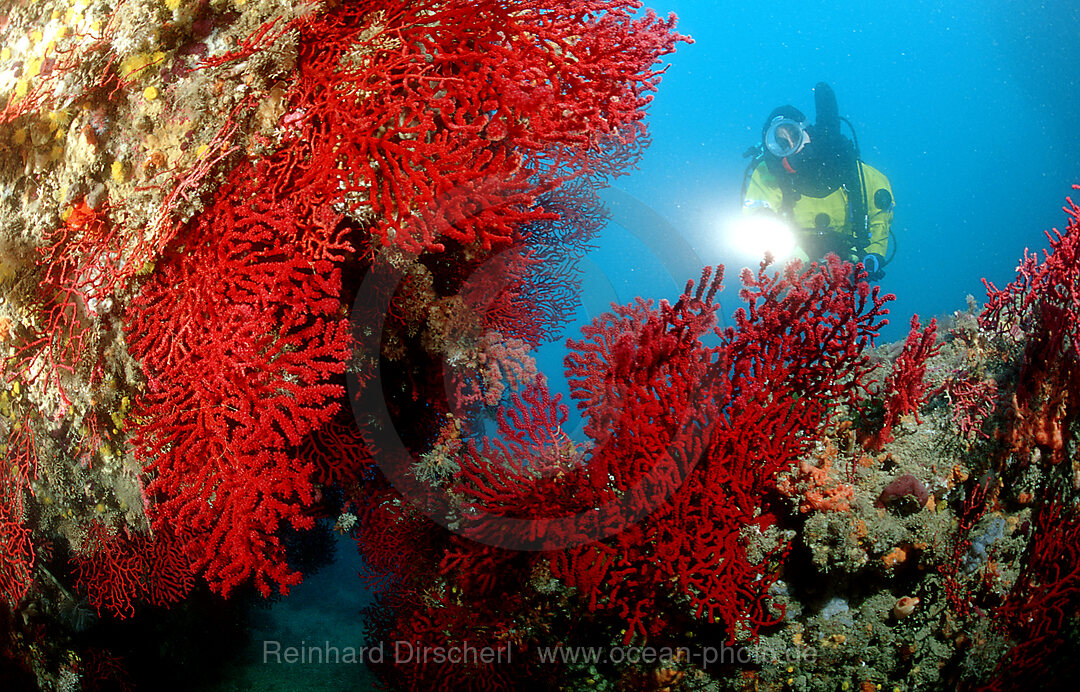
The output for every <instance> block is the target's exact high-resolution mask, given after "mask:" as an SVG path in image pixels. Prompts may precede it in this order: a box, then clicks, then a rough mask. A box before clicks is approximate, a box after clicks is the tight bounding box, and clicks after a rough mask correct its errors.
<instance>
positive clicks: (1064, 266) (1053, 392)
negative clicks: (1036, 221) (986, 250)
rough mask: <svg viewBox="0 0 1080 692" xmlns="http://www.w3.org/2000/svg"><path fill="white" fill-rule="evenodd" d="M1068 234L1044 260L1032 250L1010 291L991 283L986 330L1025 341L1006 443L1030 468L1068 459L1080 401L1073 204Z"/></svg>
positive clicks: (1078, 213) (1079, 213) (1079, 235)
mask: <svg viewBox="0 0 1080 692" xmlns="http://www.w3.org/2000/svg"><path fill="white" fill-rule="evenodd" d="M1067 202H1068V204H1067V206H1066V207H1065V212H1066V213H1067V214H1068V216H1069V223H1068V227H1067V229H1066V231H1065V232H1064V233H1062V232H1060V231H1058V230H1057V229H1053V231H1052V232H1047V234H1046V236H1047V239H1048V240H1049V241H1050V249H1049V250H1046V251H1045V253H1044V258H1043V260H1042V261H1040V260H1039V256H1038V253H1031V254H1028V252H1027V250H1025V251H1024V260H1023V262H1022V263H1021V264H1020V266H1019V267H1017V276H1016V279H1015V280H1014V281H1012V282H1011V283H1009V285H1008V286H1006V287H1005V288H1004V289H998V288H997V287H996V286H995V285H994V284H993V283H991V282H989V281H985V280H984V283H985V284H986V288H987V301H986V307H985V309H984V310H983V313H982V315H980V317H979V321H980V324H981V325H983V326H984V327H988V328H996V329H999V330H1001V331H1002V332H1004V333H1012V332H1017V330H1018V333H1019V334H1021V335H1023V336H1024V337H1025V338H1024V354H1023V358H1022V360H1021V366H1020V374H1019V377H1018V380H1017V385H1016V391H1015V394H1014V395H1013V402H1012V409H1011V411H1010V414H1011V422H1010V426H1009V429H1008V431H1007V432H1006V437H1007V439H1008V441H1009V443H1010V447H1011V450H1010V451H1011V452H1012V453H1013V454H1015V455H1016V456H1017V457H1019V459H1020V460H1021V462H1022V463H1027V462H1028V460H1029V459H1030V456H1031V452H1032V451H1033V450H1036V449H1037V450H1039V451H1040V452H1041V453H1042V454H1043V455H1044V456H1045V458H1047V460H1048V461H1049V462H1050V463H1051V464H1056V463H1058V462H1060V461H1061V460H1062V459H1064V456H1065V448H1066V444H1067V443H1068V442H1069V441H1070V439H1071V430H1070V428H1069V426H1068V425H1067V424H1066V422H1065V421H1067V420H1069V419H1072V418H1075V415H1076V413H1075V401H1076V399H1077V396H1078V395H1080V357H1078V352H1077V345H1078V343H1080V341H1078V339H1080V207H1078V206H1077V205H1076V204H1075V203H1074V202H1073V201H1072V199H1071V198H1067Z"/></svg>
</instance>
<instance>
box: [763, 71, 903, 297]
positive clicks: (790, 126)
mask: <svg viewBox="0 0 1080 692" xmlns="http://www.w3.org/2000/svg"><path fill="white" fill-rule="evenodd" d="M814 106H815V109H816V115H817V122H816V123H814V124H813V125H808V124H807V118H806V116H805V115H803V114H802V113H801V112H800V111H799V110H798V109H797V108H795V107H794V106H780V107H779V108H776V109H774V110H773V112H772V113H770V114H769V118H768V120H766V121H765V126H764V127H763V128H762V131H761V138H762V142H761V144H760V145H758V146H755V147H753V148H751V149H750V150H749V151H747V152H746V154H744V156H746V157H749V156H753V157H754V158H753V159H751V161H750V164H749V165H748V166H747V169H746V174H745V176H744V177H743V189H742V199H743V213H744V215H745V214H762V213H765V214H778V215H779V216H780V217H781V218H783V219H784V220H786V221H787V222H788V223H789V224H790V225H791V226H793V227H794V230H795V235H796V245H797V247H798V250H799V251H801V252H799V253H797V256H799V257H801V258H802V259H804V260H811V259H813V260H817V259H821V258H822V257H824V256H825V255H826V254H828V253H830V252H835V253H836V254H837V255H839V257H840V259H842V260H847V261H851V262H860V261H861V262H862V263H863V267H864V268H865V269H866V271H867V273H868V274H869V279H870V280H872V281H878V280H880V279H881V277H883V276H884V275H885V272H884V271H882V270H883V268H884V267H885V265H886V264H888V260H886V259H885V255H886V250H887V248H888V247H889V239H890V235H891V229H890V227H891V225H892V219H893V207H894V206H895V204H894V202H893V195H892V187H891V186H890V185H889V180H888V178H886V177H885V176H884V175H883V174H882V173H881V172H880V171H878V170H877V169H876V168H874V167H873V166H870V165H867V164H865V163H863V161H862V160H861V158H860V157H859V144H858V139H857V138H856V137H855V128H854V127H852V125H851V123H850V122H849V121H848V120H847V118H843V117H841V116H840V113H839V110H838V109H837V107H836V95H835V94H834V93H833V90H832V89H831V88H830V87H829V85H828V84H826V83H824V82H820V83H819V84H818V85H817V86H815V87H814ZM841 121H843V122H845V123H847V125H848V127H849V128H850V129H851V136H852V139H854V143H853V142H852V140H851V139H848V138H847V137H845V136H844V135H843V134H842V133H841V132H840V122H841ZM893 253H894V254H895V241H894V242H893ZM889 259H890V260H891V259H892V258H891V257H890V258H889Z"/></svg>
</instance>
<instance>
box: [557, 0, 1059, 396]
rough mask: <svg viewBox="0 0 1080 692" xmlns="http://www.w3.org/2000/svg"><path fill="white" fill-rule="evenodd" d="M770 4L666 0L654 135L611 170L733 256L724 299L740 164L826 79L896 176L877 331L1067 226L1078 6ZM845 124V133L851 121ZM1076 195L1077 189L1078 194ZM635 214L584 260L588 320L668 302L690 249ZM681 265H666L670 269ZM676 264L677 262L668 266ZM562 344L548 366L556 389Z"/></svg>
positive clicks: (996, 271) (958, 291)
mask: <svg viewBox="0 0 1080 692" xmlns="http://www.w3.org/2000/svg"><path fill="white" fill-rule="evenodd" d="M948 5H949V7H947V8H945V9H943V8H942V3H938V2H892V3H872V2H851V1H850V0H841V1H838V2H830V3H776V4H761V3H751V2H741V3H736V2H723V3H715V2H706V1H705V0H658V1H657V2H651V3H649V6H650V7H652V8H653V9H655V10H656V11H657V12H658V13H659V14H661V15H666V14H667V13H669V12H675V13H676V14H677V15H678V17H679V24H678V29H679V31H680V33H683V34H689V35H690V36H692V37H693V39H694V41H695V43H694V44H693V45H686V44H680V46H679V48H678V50H677V52H676V53H675V54H674V55H671V56H668V57H667V61H668V62H670V64H671V66H670V68H669V69H668V71H667V73H666V75H665V76H664V79H663V82H662V84H661V86H660V91H659V93H658V94H656V96H655V101H654V102H653V104H652V106H651V108H650V111H649V121H648V122H649V128H650V132H651V134H652V140H653V142H652V146H651V147H650V149H649V150H648V151H647V152H646V153H645V158H644V159H643V161H642V162H641V164H640V168H639V170H637V171H635V172H633V173H632V174H631V175H630V176H628V177H623V178H620V179H618V180H617V181H616V182H615V187H616V188H617V192H618V194H619V195H620V196H622V195H625V196H629V197H631V198H633V199H635V200H637V201H639V202H640V203H641V204H643V205H645V207H647V208H648V209H650V210H652V211H653V212H655V213H656V214H657V215H659V216H660V217H662V218H663V219H664V221H665V222H666V225H667V227H668V228H669V229H671V230H670V232H673V233H677V234H678V235H679V237H680V238H681V239H683V240H685V241H686V243H687V244H688V246H689V247H690V248H691V249H692V251H693V253H694V254H695V255H696V256H697V258H699V259H700V263H707V264H715V263H724V264H727V265H728V271H727V276H728V279H727V281H726V282H725V283H726V285H727V286H728V287H729V290H728V291H726V293H725V295H724V306H723V307H724V312H726V313H730V312H731V311H733V310H734V309H735V308H736V307H738V304H737V297H736V295H735V290H731V287H732V286H735V285H737V277H738V270H739V269H740V268H741V267H742V266H745V265H746V264H747V262H746V261H745V259H742V258H735V257H732V256H730V255H726V254H725V250H724V248H723V243H722V242H721V240H722V238H721V235H722V232H721V229H722V227H723V222H724V219H725V218H727V217H729V216H731V215H732V214H735V213H737V212H738V207H739V202H740V199H739V191H740V184H741V182H742V176H743V172H744V168H745V165H746V160H745V159H743V158H742V153H743V152H744V151H745V150H746V149H747V148H748V147H750V146H752V145H754V144H757V143H758V138H759V133H760V131H761V126H762V123H763V122H764V120H765V118H766V116H767V115H768V114H769V112H770V111H771V110H772V109H773V108H774V107H775V106H778V105H782V104H792V105H794V106H796V107H797V108H799V109H800V110H802V111H803V112H804V113H806V114H807V115H808V116H809V117H810V118H811V119H813V113H814V99H813V86H814V84H816V83H817V82H819V81H826V82H828V83H829V84H830V85H831V86H832V87H833V90H834V91H835V92H836V96H837V101H838V104H839V109H840V114H841V115H843V116H846V117H847V118H848V119H849V120H850V121H851V122H852V124H853V125H854V126H855V128H856V134H857V135H858V140H859V145H860V148H861V152H862V156H863V159H864V160H865V161H866V162H867V163H869V164H871V165H873V166H875V167H877V168H879V169H880V170H882V171H883V172H884V173H885V174H886V175H887V176H888V177H889V179H890V181H891V182H892V186H893V191H894V193H895V197H896V204H897V207H896V212H895V219H894V224H893V231H894V233H895V234H896V241H897V242H896V248H897V254H896V257H895V260H894V261H893V262H892V263H891V264H890V265H889V266H888V267H887V269H886V272H887V275H886V277H885V279H884V280H883V281H882V287H883V288H884V289H885V290H887V291H889V292H892V293H895V294H896V296H897V299H896V301H895V302H893V303H892V323H891V324H890V325H889V326H888V327H886V328H885V329H884V330H883V331H882V335H881V336H882V339H881V340H882V341H891V340H895V339H899V338H902V337H903V336H904V334H905V333H906V330H907V324H908V321H909V320H910V317H911V314H912V313H918V314H919V315H921V316H924V318H929V317H932V316H939V315H942V314H946V313H951V312H953V311H955V310H962V309H964V307H965V296H966V295H968V294H972V295H974V296H975V298H976V299H978V300H980V301H981V300H982V299H983V298H984V297H985V290H984V288H983V286H982V283H981V279H982V278H983V277H987V278H989V279H991V280H992V281H994V282H996V283H997V284H998V285H999V286H1001V285H1003V284H1004V283H1007V282H1008V281H1009V280H1010V279H1011V278H1012V277H1013V275H1014V274H1015V267H1016V265H1017V263H1018V260H1019V258H1020V257H1021V255H1022V254H1023V251H1024V248H1025V247H1031V248H1032V249H1035V248H1042V247H1044V246H1045V240H1046V239H1045V237H1044V235H1043V231H1044V230H1045V229H1049V228H1051V227H1055V226H1057V227H1063V226H1064V219H1065V216H1064V213H1063V212H1062V211H1061V206H1062V204H1063V203H1064V198H1065V196H1066V195H1068V194H1071V193H1072V192H1073V191H1072V190H1071V185H1072V184H1073V183H1080V136H1078V135H1080V129H1078V126H1080V4H1078V3H1076V2H1075V0H1052V1H1048V2H1043V3H1031V2H1027V3H1025V2H1003V1H1002V0H997V1H995V2H989V3H988V2H985V1H983V2H972V1H967V2H955V3H949V4H948ZM845 131H846V129H845ZM1078 196H1080V195H1078ZM636 218H637V217H632V218H631V219H630V220H629V221H627V222H626V226H625V227H624V226H619V225H618V224H611V225H609V227H608V229H607V231H606V232H605V233H604V234H603V235H602V237H601V238H599V240H598V246H599V247H598V249H597V250H596V251H595V252H594V253H593V254H592V255H591V256H590V258H589V259H590V260H591V262H592V264H591V265H589V267H588V273H589V276H588V277H587V278H588V281H587V282H586V287H587V291H586V295H585V304H586V306H589V307H588V309H583V310H581V311H579V318H580V320H579V323H578V324H577V325H573V326H572V327H571V328H570V329H569V330H568V334H569V335H571V336H574V335H576V334H577V329H578V327H579V326H580V324H581V323H583V322H585V321H587V320H588V319H589V317H590V316H591V314H595V306H596V305H598V304H599V305H603V304H606V303H607V302H608V301H609V300H618V302H628V301H630V300H632V298H633V297H634V296H636V295H642V296H645V297H652V298H669V299H674V298H675V297H677V295H678V294H679V291H680V289H681V286H682V284H683V282H684V281H685V280H686V279H687V278H696V277H695V275H696V272H690V274H689V275H687V271H688V270H686V269H685V267H686V264H687V263H685V262H682V263H680V262H678V261H674V262H673V261H672V260H671V258H670V257H669V258H659V259H658V257H657V256H656V253H655V252H654V251H652V250H651V249H650V248H649V247H648V246H647V244H646V243H643V242H641V241H640V237H641V236H642V235H643V234H649V233H653V230H652V229H654V228H655V226H653V225H648V224H645V226H646V227H645V228H644V230H643V229H642V227H641V226H642V225H643V224H641V223H640V222H638V221H637V220H636ZM673 267H674V269H673ZM676 274H677V275H676ZM563 352H564V349H563V347H562V345H561V344H553V345H551V346H547V347H545V348H544V349H542V351H541V354H540V355H541V366H542V369H543V370H544V371H545V372H546V373H548V375H549V377H551V379H552V385H553V387H554V388H556V389H562V388H563V384H562V383H561V378H560V375H559V373H560V372H561V358H562V354H563Z"/></svg>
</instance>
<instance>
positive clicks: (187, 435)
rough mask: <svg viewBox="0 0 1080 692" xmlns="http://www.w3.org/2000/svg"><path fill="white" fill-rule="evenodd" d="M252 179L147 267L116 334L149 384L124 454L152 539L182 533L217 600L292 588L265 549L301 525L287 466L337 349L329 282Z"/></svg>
mask: <svg viewBox="0 0 1080 692" xmlns="http://www.w3.org/2000/svg"><path fill="white" fill-rule="evenodd" d="M245 177H246V178H248V180H244V178H245ZM250 177H251V174H250V173H248V174H247V175H246V176H241V177H240V182H238V183H237V184H234V185H227V186H225V187H223V188H222V189H221V190H220V191H219V194H218V198H217V202H216V203H215V204H214V205H213V207H212V208H211V209H210V210H208V211H207V212H206V213H204V214H203V215H202V216H200V217H199V220H198V222H197V223H195V224H194V225H193V226H192V227H191V228H189V229H188V230H187V232H186V233H185V235H183V236H182V242H183V243H184V244H183V246H180V247H177V248H176V249H174V250H173V251H172V252H171V253H169V254H168V255H167V256H166V257H165V258H164V259H163V260H162V262H160V263H159V266H158V269H157V271H156V272H155V274H154V277H153V278H152V280H151V281H150V282H149V283H148V284H147V285H146V286H145V287H144V288H143V290H142V292H141V293H140V294H139V295H138V296H137V297H136V299H135V300H134V301H133V303H132V306H131V308H130V309H129V311H128V320H127V327H126V328H127V334H128V338H129V341H130V346H131V352H132V354H133V355H134V356H135V357H136V358H138V359H139V361H140V363H141V364H142V366H143V369H144V372H145V373H146V376H147V380H148V382H147V393H146V395H145V396H144V397H143V398H142V399H141V400H140V402H139V403H138V406H137V413H136V416H137V419H138V420H140V421H141V424H139V425H138V426H137V427H136V428H135V445H136V452H137V454H138V455H139V457H140V458H142V459H144V460H146V462H147V463H148V464H149V468H150V470H151V473H152V474H153V479H152V481H151V483H150V486H149V492H150V493H151V494H152V495H153V496H154V498H155V499H156V502H155V503H154V505H153V506H152V512H153V519H154V525H155V527H157V528H158V529H161V528H164V527H167V526H172V525H178V526H183V527H185V529H187V530H189V531H190V534H189V535H190V539H189V542H188V544H187V546H186V552H187V555H188V557H189V558H190V559H191V560H192V562H193V563H194V565H195V566H196V567H197V568H198V569H200V570H205V573H206V577H207V579H208V581H209V582H210V583H211V584H212V585H213V586H214V587H215V588H217V589H219V590H220V591H222V592H223V593H228V592H229V591H230V590H231V589H232V588H233V587H235V586H236V585H237V584H239V583H240V582H242V581H244V580H245V579H247V578H249V577H254V579H255V583H256V585H257V586H258V587H259V588H260V590H262V591H263V592H264V593H266V592H269V590H270V584H271V582H276V583H277V584H278V585H279V588H280V589H281V590H285V589H286V588H287V586H288V585H291V584H295V583H297V581H298V580H299V575H298V574H297V573H295V572H292V571H290V570H289V569H288V567H287V565H286V564H285V559H284V548H283V546H282V545H281V543H280V542H279V540H278V539H277V537H276V536H275V533H276V532H277V530H278V528H279V525H280V523H281V522H282V521H288V522H290V523H291V524H292V525H293V526H294V527H296V528H303V527H308V526H310V525H311V518H310V517H307V516H305V515H304V513H303V507H304V506H306V505H309V504H311V502H312V495H311V475H312V472H313V467H312V466H311V465H310V463H302V462H299V461H298V460H297V459H295V458H293V456H292V452H293V450H294V449H295V447H296V446H298V445H299V444H300V443H301V442H302V441H303V439H304V437H305V436H306V435H307V434H308V433H309V432H311V431H312V430H315V429H317V428H319V427H321V426H322V425H323V424H324V423H325V422H327V421H328V420H330V418H332V416H333V414H334V412H335V411H336V406H337V404H336V403H331V402H332V400H333V399H335V398H337V397H339V396H340V395H341V394H342V393H343V387H342V386H341V385H339V384H336V383H334V382H333V381H332V379H333V378H334V377H335V376H337V375H340V373H341V372H342V371H343V369H344V361H345V359H346V357H347V355H348V347H349V337H348V333H347V330H346V325H345V322H344V320H343V319H342V318H341V317H340V314H341V313H340V310H339V306H340V304H339V302H338V298H337V295H338V292H339V290H340V278H339V270H338V269H337V268H335V266H334V264H333V262H332V261H330V260H329V259H325V258H321V257H319V256H312V255H311V254H310V253H309V252H308V251H306V250H307V247H308V243H309V242H310V241H309V240H308V239H306V238H305V230H303V229H300V228H298V227H297V224H298V223H300V219H301V218H303V217H299V216H298V210H297V207H296V205H295V204H292V203H290V202H287V201H286V202H279V201H274V200H267V199H265V198H262V197H258V196H256V190H255V189H253V186H252V184H251V182H250ZM240 203H243V204H244V206H242V207H241V206H238V205H239V204H240ZM308 232H309V233H317V230H314V231H308Z"/></svg>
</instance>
